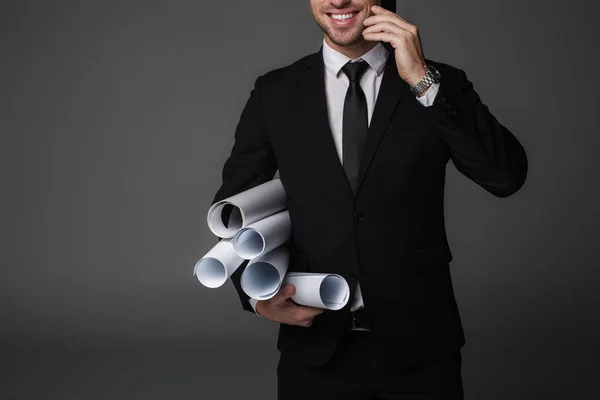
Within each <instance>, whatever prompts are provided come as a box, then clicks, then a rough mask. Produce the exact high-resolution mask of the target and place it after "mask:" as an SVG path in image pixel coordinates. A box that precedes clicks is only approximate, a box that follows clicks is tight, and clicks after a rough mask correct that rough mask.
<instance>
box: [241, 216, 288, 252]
mask: <svg viewBox="0 0 600 400" xmlns="http://www.w3.org/2000/svg"><path fill="white" fill-rule="evenodd" d="M291 233H292V222H291V221H290V214H289V212H288V211H287V210H284V211H281V212H278V213H277V214H273V215H270V216H268V217H267V218H264V219H261V220H260V221H257V222H255V223H253V224H251V225H249V226H248V227H246V228H242V229H240V231H239V232H238V233H236V234H235V236H234V237H233V250H234V251H235V252H236V253H237V255H238V256H240V257H242V258H245V259H246V260H250V259H253V258H256V257H260V256H262V255H263V254H265V253H268V252H270V251H272V250H274V249H276V248H277V247H279V246H281V245H283V244H284V243H285V242H287V241H288V239H289V238H290V235H291Z"/></svg>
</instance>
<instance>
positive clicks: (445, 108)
mask: <svg viewBox="0 0 600 400" xmlns="http://www.w3.org/2000/svg"><path fill="white" fill-rule="evenodd" d="M450 108H452V106H451V105H450V103H446V104H444V110H449V109H450Z"/></svg>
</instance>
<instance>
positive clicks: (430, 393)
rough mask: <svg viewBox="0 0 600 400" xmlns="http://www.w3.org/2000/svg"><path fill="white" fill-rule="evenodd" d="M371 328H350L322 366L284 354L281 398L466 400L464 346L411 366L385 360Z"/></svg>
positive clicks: (279, 378) (279, 387) (279, 380)
mask: <svg viewBox="0 0 600 400" xmlns="http://www.w3.org/2000/svg"><path fill="white" fill-rule="evenodd" d="M372 347H373V341H372V339H371V334H370V333H369V332H360V331H350V330H349V331H348V333H347V334H346V335H345V337H344V338H343V339H342V342H341V343H340V345H339V347H338V349H337V350H336V352H335V354H334V355H333V357H332V359H331V360H330V361H329V362H328V363H327V364H325V365H324V366H321V367H315V366H311V365H306V364H303V363H300V362H298V361H296V360H294V359H291V358H290V357H289V356H286V355H285V354H282V355H281V356H280V358H279V363H278V365H277V395H278V397H277V398H278V400H321V399H323V400H336V399H344V400H353V399H357V400H358V399H360V400H409V399H411V400H412V399H414V400H417V399H419V400H425V399H431V400H434V399H435V400H442V399H443V400H462V399H463V385H462V373H461V368H462V356H461V352H460V350H459V351H457V352H456V353H454V354H452V355H450V356H446V357H443V358H441V359H439V360H436V361H435V362H431V363H428V364H424V365H418V366H414V367H410V368H398V367H394V366H393V365H389V363H388V365H385V364H384V363H382V362H381V360H378V359H377V357H376V352H375V351H374V350H373V348H372Z"/></svg>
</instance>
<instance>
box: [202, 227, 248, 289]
mask: <svg viewBox="0 0 600 400" xmlns="http://www.w3.org/2000/svg"><path fill="white" fill-rule="evenodd" d="M243 262H244V259H243V258H241V257H240V256H238V255H237V254H236V252H235V251H234V250H233V243H232V242H231V239H221V241H219V243H217V244H216V245H215V246H214V247H213V248H212V249H211V250H210V251H209V252H208V253H206V255H205V256H204V257H202V259H201V260H200V261H198V262H197V263H196V266H195V267H194V275H196V277H197V278H198V280H199V281H200V283H201V284H203V285H204V286H206V287H209V288H217V287H220V286H222V285H223V284H224V283H225V282H226V281H227V279H228V278H229V277H230V276H231V274H233V273H234V272H235V270H236V269H238V267H239V266H240V265H242V263H243Z"/></svg>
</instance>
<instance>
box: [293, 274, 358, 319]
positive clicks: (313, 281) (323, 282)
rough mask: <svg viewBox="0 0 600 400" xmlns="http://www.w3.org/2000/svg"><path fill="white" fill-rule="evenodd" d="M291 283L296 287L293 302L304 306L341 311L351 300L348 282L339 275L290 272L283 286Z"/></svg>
mask: <svg viewBox="0 0 600 400" xmlns="http://www.w3.org/2000/svg"><path fill="white" fill-rule="evenodd" d="M289 283H291V284H293V285H294V286H295V287H296V293H295V294H294V295H293V296H292V300H294V301H295V302H296V303H298V304H301V305H304V306H311V307H317V308H324V309H327V310H339V309H341V308H343V307H344V306H345V305H346V304H347V303H348V299H349V298H350V287H349V286H348V282H346V280H345V279H344V278H343V277H342V276H340V275H337V274H319V273H308V272H290V273H288V274H287V275H286V277H285V279H284V280H283V285H287V284H289Z"/></svg>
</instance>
